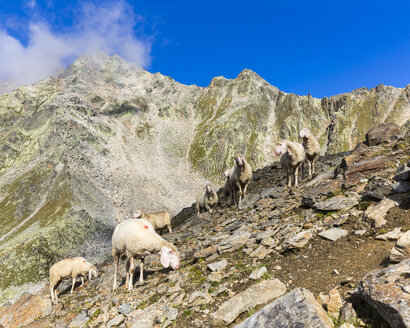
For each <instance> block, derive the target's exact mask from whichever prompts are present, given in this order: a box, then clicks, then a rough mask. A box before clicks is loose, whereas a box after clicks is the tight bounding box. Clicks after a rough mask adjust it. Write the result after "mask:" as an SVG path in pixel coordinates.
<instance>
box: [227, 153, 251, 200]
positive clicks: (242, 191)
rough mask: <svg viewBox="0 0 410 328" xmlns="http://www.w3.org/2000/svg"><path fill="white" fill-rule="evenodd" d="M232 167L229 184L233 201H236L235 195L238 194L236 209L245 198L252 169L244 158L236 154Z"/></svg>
mask: <svg viewBox="0 0 410 328" xmlns="http://www.w3.org/2000/svg"><path fill="white" fill-rule="evenodd" d="M233 161H234V167H233V168H232V169H231V172H232V174H231V176H230V182H231V185H232V186H233V188H232V192H233V194H234V199H236V193H237V192H238V207H239V206H240V205H241V201H242V199H243V198H245V196H246V189H247V188H248V185H249V183H250V182H251V180H252V168H251V166H250V165H249V163H248V162H246V160H245V157H244V156H243V155H241V154H237V155H236V156H235V157H234V159H233Z"/></svg>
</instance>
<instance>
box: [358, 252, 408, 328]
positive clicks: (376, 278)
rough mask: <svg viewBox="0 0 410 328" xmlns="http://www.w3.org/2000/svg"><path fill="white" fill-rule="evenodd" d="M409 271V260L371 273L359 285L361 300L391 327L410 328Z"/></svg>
mask: <svg viewBox="0 0 410 328" xmlns="http://www.w3.org/2000/svg"><path fill="white" fill-rule="evenodd" d="M409 271H410V259H409V260H405V261H402V262H401V263H399V264H396V265H392V266H389V267H388V268H386V269H382V270H375V271H372V272H370V273H369V274H367V275H366V276H365V277H363V279H362V281H361V282H360V284H359V292H360V295H361V296H362V298H363V299H364V300H365V301H366V302H367V303H368V304H369V305H370V306H371V307H373V308H374V309H376V310H377V312H378V313H379V314H380V315H381V316H382V317H383V319H385V320H386V321H387V322H388V323H389V324H390V326H391V327H395V328H407V327H410V311H409V309H410V293H409V292H410V288H409V283H408V280H409Z"/></svg>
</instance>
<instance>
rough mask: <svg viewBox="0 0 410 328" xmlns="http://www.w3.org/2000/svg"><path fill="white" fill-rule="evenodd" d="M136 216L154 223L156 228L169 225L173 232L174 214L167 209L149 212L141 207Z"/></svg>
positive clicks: (170, 230)
mask: <svg viewBox="0 0 410 328" xmlns="http://www.w3.org/2000/svg"><path fill="white" fill-rule="evenodd" d="M134 218H136V219H145V220H147V221H148V222H149V223H151V224H152V226H153V227H154V228H155V229H162V228H164V227H165V226H167V227H168V230H169V232H170V233H172V229H171V219H172V216H171V214H169V213H168V212H166V211H162V212H154V213H147V212H145V211H143V210H141V209H139V210H137V211H135V213H134Z"/></svg>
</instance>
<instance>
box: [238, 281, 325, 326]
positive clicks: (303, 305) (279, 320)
mask: <svg viewBox="0 0 410 328" xmlns="http://www.w3.org/2000/svg"><path fill="white" fill-rule="evenodd" d="M265 327H269V328H294V327H315V328H331V327H333V323H332V320H330V318H329V317H328V315H327V313H326V311H325V310H323V308H322V306H321V305H320V304H319V303H318V302H317V301H316V300H315V298H314V297H313V294H312V293H311V292H310V291H308V290H307V289H304V288H297V289H294V290H293V291H291V292H290V293H288V294H286V295H284V296H282V297H280V298H278V299H277V300H275V301H273V302H272V303H270V304H268V305H266V306H265V307H263V308H262V309H261V310H259V311H258V312H256V313H255V314H254V315H253V316H251V317H250V318H248V319H246V320H245V321H243V322H241V323H240V324H238V325H236V326H235V328H265Z"/></svg>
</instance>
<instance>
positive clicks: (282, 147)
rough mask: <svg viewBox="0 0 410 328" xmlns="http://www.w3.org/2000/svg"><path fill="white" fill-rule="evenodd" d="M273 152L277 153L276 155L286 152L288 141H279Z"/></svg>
mask: <svg viewBox="0 0 410 328" xmlns="http://www.w3.org/2000/svg"><path fill="white" fill-rule="evenodd" d="M273 152H274V153H275V155H276V156H280V155H283V154H284V153H286V143H284V142H281V143H278V144H277V145H276V146H275V148H273Z"/></svg>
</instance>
